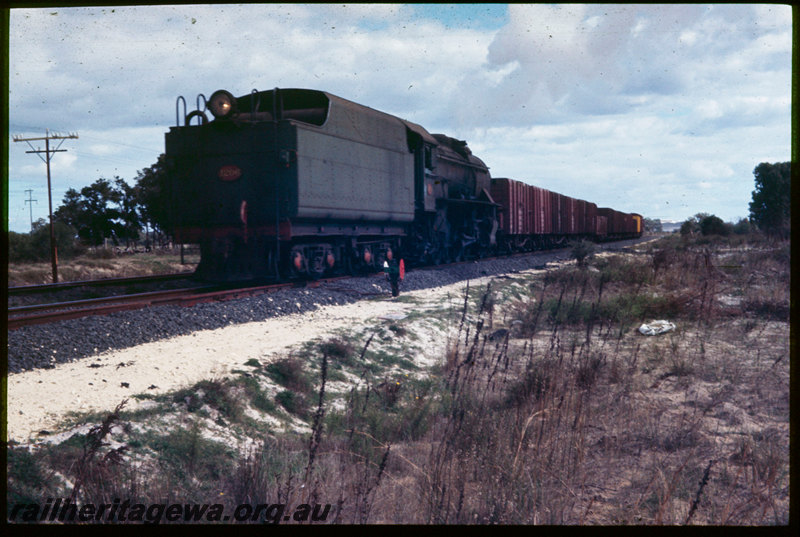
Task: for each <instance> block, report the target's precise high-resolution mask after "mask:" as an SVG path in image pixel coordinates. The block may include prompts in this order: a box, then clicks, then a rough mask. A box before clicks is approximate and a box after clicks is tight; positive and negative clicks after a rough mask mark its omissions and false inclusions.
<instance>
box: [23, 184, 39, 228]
mask: <svg viewBox="0 0 800 537" xmlns="http://www.w3.org/2000/svg"><path fill="white" fill-rule="evenodd" d="M25 192H27V193H28V199H26V200H25V203H30V204H31V205H30V210H31V231H33V202H34V201H36V202H38V201H39V200H34V199H31V196H32V195H33V189H30V188H29V189H28V190H26V191H25Z"/></svg>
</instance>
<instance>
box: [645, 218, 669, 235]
mask: <svg viewBox="0 0 800 537" xmlns="http://www.w3.org/2000/svg"><path fill="white" fill-rule="evenodd" d="M643 225H644V230H645V231H652V232H655V233H660V232H662V231H664V228H663V227H662V225H661V219H660V218H645V219H644V222H643Z"/></svg>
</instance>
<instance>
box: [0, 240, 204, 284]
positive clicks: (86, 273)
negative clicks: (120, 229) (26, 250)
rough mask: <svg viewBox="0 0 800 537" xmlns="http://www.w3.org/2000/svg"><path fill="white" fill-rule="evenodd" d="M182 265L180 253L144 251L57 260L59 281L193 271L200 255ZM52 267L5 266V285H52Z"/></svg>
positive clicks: (18, 264) (185, 258)
mask: <svg viewBox="0 0 800 537" xmlns="http://www.w3.org/2000/svg"><path fill="white" fill-rule="evenodd" d="M184 261H185V264H181V256H180V250H178V249H175V251H174V252H147V253H139V254H114V253H112V252H111V251H108V252H107V253H103V251H100V253H95V254H91V253H89V254H86V255H81V256H78V257H75V258H71V259H66V260H60V262H59V265H58V280H59V281H60V282H69V281H83V280H98V279H102V278H128V277H135V276H151V275H157V274H175V273H178V272H186V271H191V270H194V268H195V266H196V265H197V263H198V262H199V261H200V256H199V254H196V253H189V254H187V255H185V256H184ZM52 279H53V272H52V266H51V265H50V263H49V262H47V263H12V264H9V266H8V285H9V286H19V285H39V284H45V283H52Z"/></svg>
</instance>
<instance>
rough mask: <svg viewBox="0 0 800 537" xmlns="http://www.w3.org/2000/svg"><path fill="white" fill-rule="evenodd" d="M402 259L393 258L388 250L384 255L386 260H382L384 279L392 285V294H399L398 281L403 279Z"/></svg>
mask: <svg viewBox="0 0 800 537" xmlns="http://www.w3.org/2000/svg"><path fill="white" fill-rule="evenodd" d="M403 268H404V267H403V260H402V259H401V260H399V261H398V260H397V259H394V258H393V257H392V255H391V252H389V253H388V254H387V256H386V261H384V262H383V272H384V273H386V279H387V280H389V284H390V285H391V286H392V296H398V295H399V294H400V282H401V281H402V280H403V276H404V275H403V272H405V271H404V270H403Z"/></svg>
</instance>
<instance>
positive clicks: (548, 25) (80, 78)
mask: <svg viewBox="0 0 800 537" xmlns="http://www.w3.org/2000/svg"><path fill="white" fill-rule="evenodd" d="M8 35H9V50H8V59H9V73H8V79H7V80H8V86H9V87H8V90H9V114H8V134H9V138H11V137H13V136H18V137H22V138H30V137H42V136H44V135H45V133H46V132H47V131H48V130H49V132H50V133H58V134H62V135H68V134H77V135H78V138H77V139H68V140H64V141H63V142H62V143H61V149H65V150H66V151H64V152H59V153H54V154H53V156H52V160H51V177H52V198H53V205H54V209H55V208H57V207H58V206H59V205H60V203H61V201H62V200H63V197H64V194H65V192H66V191H67V190H68V189H70V188H74V189H76V190H80V189H81V188H82V187H84V186H87V185H90V184H91V183H93V182H94V181H96V180H97V179H99V178H106V179H114V178H115V177H121V178H123V179H125V180H126V181H127V182H129V183H130V184H134V182H135V178H136V177H137V175H138V173H139V172H140V171H141V170H143V169H145V168H147V167H149V166H151V165H153V164H154V163H155V162H156V160H157V159H158V156H159V155H160V154H161V153H163V151H164V134H165V133H166V132H167V131H168V130H169V128H170V127H171V126H174V125H175V124H176V99H177V97H178V96H180V95H182V96H184V97H185V99H186V102H187V103H188V105H189V109H190V110H192V109H194V107H195V103H196V102H197V99H196V96H197V95H198V94H203V95H205V96H210V95H211V93H213V92H214V91H215V90H217V89H226V90H228V91H230V92H231V93H233V94H234V95H246V94H249V93H250V92H251V91H252V90H253V89H258V90H268V89H272V88H275V87H281V88H312V89H319V90H324V91H327V92H329V93H332V94H334V95H337V96H339V97H343V98H345V99H348V100H351V101H354V102H357V103H360V104H363V105H366V106H369V107H372V108H375V109H377V110H381V111H384V112H387V113H390V114H393V115H396V116H399V117H401V118H403V119H407V120H410V121H412V122H414V123H417V124H420V125H422V126H423V127H425V128H426V129H427V130H428V131H429V132H431V133H444V134H447V135H449V136H452V137H455V138H458V139H462V140H466V141H467V143H468V144H469V147H470V148H471V149H472V152H473V153H474V154H475V155H476V156H478V157H480V158H481V159H482V160H483V161H484V162H485V163H486V164H487V165H488V166H489V168H490V173H491V174H492V177H510V178H514V179H518V180H521V181H524V182H526V183H529V184H533V185H537V186H540V187H543V188H546V189H549V190H552V191H555V192H560V193H562V194H566V195H569V196H572V197H576V198H580V199H585V200H588V201H592V202H595V203H597V204H598V206H601V207H603V206H605V207H613V208H615V209H618V210H621V211H625V212H638V213H640V214H642V215H644V216H645V217H648V218H660V219H662V220H663V221H683V220H685V219H687V218H689V217H691V216H693V215H695V214H697V213H700V212H704V213H710V214H715V215H717V216H719V217H720V218H722V219H723V220H725V221H736V220H737V219H738V218H740V217H747V216H748V204H749V202H750V200H751V199H752V197H751V196H752V191H753V188H754V177H753V170H754V168H755V167H756V166H757V165H758V164H759V163H761V162H770V163H777V162H786V161H789V160H790V158H791V155H790V150H791V125H790V114H791V53H792V11H791V7H790V6H788V5H769V4H752V5H748V4H711V5H700V4H684V5H674V4H641V5H634V4H616V5H603V4H589V5H577V4H567V5H545V4H507V5H506V4H350V5H348V4H308V5H303V4H246V5H234V4H211V5H158V6H152V5H151V6H112V7H105V8H102V7H63V8H62V7H47V8H27V7H24V8H14V7H12V9H11V11H10V28H9V34H8ZM52 143H53V144H54V146H55V145H57V144H58V143H59V141H55V142H52ZM30 144H31V145H32V146H33V148H32V147H31V146H29V145H28V143H25V142H14V141H13V140H11V139H10V140H9V143H8V146H9V150H8V151H9V154H8V158H7V159H6V162H8V204H9V205H8V216H9V221H8V226H9V229H10V230H12V231H18V232H26V231H28V230H29V229H30V221H31V211H32V218H33V220H34V221H35V220H36V219H38V218H47V214H48V203H47V175H46V171H45V164H44V162H43V161H42V160H41V159H40V158H39V156H38V155H36V154H32V153H26V151H30V150H32V149H44V142H30ZM27 190H31V192H30V193H29V192H26V191H27ZM29 198H30V199H33V200H36V201H34V202H31V203H28V202H27V201H26V200H28V199H29Z"/></svg>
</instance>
